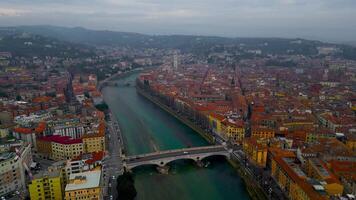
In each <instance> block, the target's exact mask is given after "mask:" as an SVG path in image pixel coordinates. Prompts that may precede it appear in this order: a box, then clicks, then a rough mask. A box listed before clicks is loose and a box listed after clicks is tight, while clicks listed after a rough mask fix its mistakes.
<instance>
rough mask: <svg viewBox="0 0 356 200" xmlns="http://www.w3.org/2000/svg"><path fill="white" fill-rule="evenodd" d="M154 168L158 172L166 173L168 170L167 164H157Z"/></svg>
mask: <svg viewBox="0 0 356 200" xmlns="http://www.w3.org/2000/svg"><path fill="white" fill-rule="evenodd" d="M156 169H157V171H158V172H159V173H160V174H168V172H169V166H168V165H164V166H157V167H156Z"/></svg>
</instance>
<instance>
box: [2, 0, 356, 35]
mask: <svg viewBox="0 0 356 200" xmlns="http://www.w3.org/2000/svg"><path fill="white" fill-rule="evenodd" d="M44 24H48V25H58V26H82V27H86V28H90V29H106V30H117V31H129V32H139V33H149V34H199V35H218V36H233V37H235V36H236V37H239V36H240V37H304V38H312V39H321V40H332V41H356V0H0V25H1V26H9V25H44Z"/></svg>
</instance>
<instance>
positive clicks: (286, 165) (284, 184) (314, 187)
mask: <svg viewBox="0 0 356 200" xmlns="http://www.w3.org/2000/svg"><path fill="white" fill-rule="evenodd" d="M269 157H270V160H271V176H272V177H273V178H274V179H275V180H276V182H277V184H278V186H279V187H280V188H281V190H282V191H283V192H284V193H285V194H286V195H287V196H288V198H289V199H291V200H324V199H325V200H326V199H328V194H327V193H326V191H325V188H324V187H323V185H322V183H321V182H318V181H316V180H314V179H311V178H309V177H308V176H307V174H306V173H305V172H304V171H303V170H302V167H301V165H300V164H299V163H298V160H297V159H296V154H295V153H294V152H292V151H286V150H281V149H271V150H270V156H269Z"/></svg>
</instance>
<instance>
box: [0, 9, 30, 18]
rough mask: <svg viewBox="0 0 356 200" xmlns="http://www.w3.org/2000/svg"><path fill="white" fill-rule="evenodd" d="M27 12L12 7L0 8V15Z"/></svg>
mask: <svg viewBox="0 0 356 200" xmlns="http://www.w3.org/2000/svg"><path fill="white" fill-rule="evenodd" d="M26 13H28V12H26V11H24V10H19V9H12V8H0V17H18V16H21V15H24V14H26Z"/></svg>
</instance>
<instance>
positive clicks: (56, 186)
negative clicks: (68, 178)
mask: <svg viewBox="0 0 356 200" xmlns="http://www.w3.org/2000/svg"><path fill="white" fill-rule="evenodd" d="M28 190H29V193H30V199H31V200H46V199H52V200H62V199H63V194H64V193H63V192H64V182H63V177H62V175H61V172H60V171H49V172H44V173H40V174H36V175H35V176H34V179H33V180H32V181H31V182H30V183H29V185H28Z"/></svg>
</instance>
